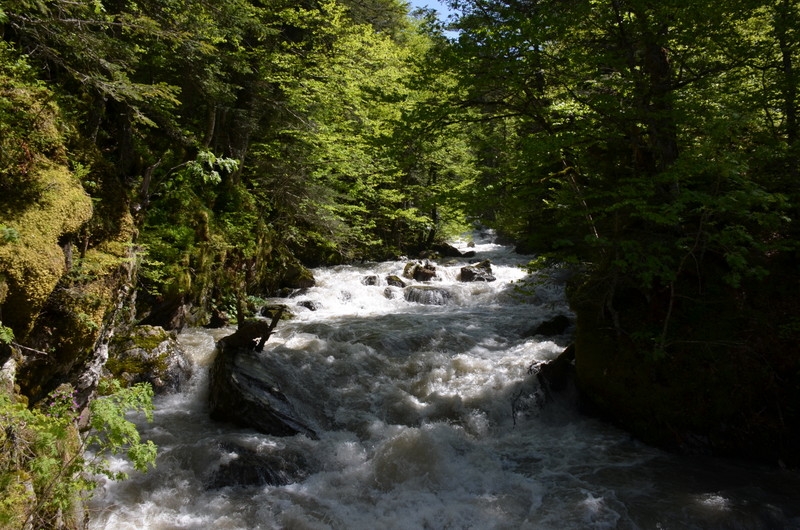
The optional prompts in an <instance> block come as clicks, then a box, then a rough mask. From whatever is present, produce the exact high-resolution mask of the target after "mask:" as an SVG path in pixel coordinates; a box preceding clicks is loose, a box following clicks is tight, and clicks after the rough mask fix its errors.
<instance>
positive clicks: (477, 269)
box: [459, 259, 497, 282]
mask: <svg viewBox="0 0 800 530" xmlns="http://www.w3.org/2000/svg"><path fill="white" fill-rule="evenodd" d="M496 279H497V278H495V277H494V275H493V274H492V264H491V262H490V261H489V260H488V259H487V260H483V261H481V262H480V263H476V264H475V265H468V266H466V267H461V274H460V275H459V280H461V281H462V282H493V281H495V280H496Z"/></svg>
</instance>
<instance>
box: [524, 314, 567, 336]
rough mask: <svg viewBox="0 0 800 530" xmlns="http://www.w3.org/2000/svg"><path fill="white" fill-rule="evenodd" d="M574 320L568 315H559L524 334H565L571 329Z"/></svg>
mask: <svg viewBox="0 0 800 530" xmlns="http://www.w3.org/2000/svg"><path fill="white" fill-rule="evenodd" d="M571 324H572V321H571V320H570V319H569V317H567V316H566V315H558V316H556V317H553V318H551V319H550V320H545V321H544V322H542V323H540V324H538V325H537V326H536V327H534V328H533V329H531V330H530V331H528V332H527V333H525V334H524V336H525V337H534V336H536V335H542V336H544V337H557V336H559V335H563V334H564V333H566V331H567V330H568V329H569V327H570V325H571Z"/></svg>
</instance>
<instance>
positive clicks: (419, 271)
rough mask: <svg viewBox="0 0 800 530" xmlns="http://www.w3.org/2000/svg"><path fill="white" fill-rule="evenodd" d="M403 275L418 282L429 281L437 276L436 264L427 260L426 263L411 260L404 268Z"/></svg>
mask: <svg viewBox="0 0 800 530" xmlns="http://www.w3.org/2000/svg"><path fill="white" fill-rule="evenodd" d="M403 276H405V277H406V278H409V279H411V280H416V281H418V282H429V281H431V280H432V279H433V278H435V277H436V266H435V265H433V264H431V263H430V262H428V261H426V262H424V263H419V262H413V261H412V262H409V263H406V266H405V267H404V268H403Z"/></svg>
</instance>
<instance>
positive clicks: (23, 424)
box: [0, 385, 156, 528]
mask: <svg viewBox="0 0 800 530" xmlns="http://www.w3.org/2000/svg"><path fill="white" fill-rule="evenodd" d="M106 391H110V392H112V393H110V394H108V395H106V396H104V397H102V398H99V399H97V400H96V401H94V402H93V403H92V405H91V415H90V424H91V426H92V431H90V433H89V434H88V435H87V436H85V437H83V436H82V435H81V434H80V433H79V432H78V430H77V420H78V416H79V410H78V408H77V404H76V402H75V400H74V397H73V390H72V388H71V387H70V386H69V385H65V386H62V387H59V388H58V389H57V390H55V391H54V392H52V393H51V394H50V396H49V397H48V399H47V401H46V402H45V403H44V404H43V406H42V407H41V408H35V409H28V408H27V407H26V406H25V405H24V404H22V403H18V402H15V401H14V399H13V398H12V397H11V396H9V395H7V394H5V393H2V394H0V418H1V419H2V424H3V425H5V426H6V427H5V429H4V431H3V433H2V434H0V492H2V498H3V501H0V524H2V525H3V526H4V527H6V526H7V525H8V526H17V527H20V528H21V527H24V526H26V525H31V526H32V527H36V528H44V527H51V526H52V525H54V524H55V521H56V519H57V518H60V517H62V516H64V515H68V514H71V513H75V514H76V515H75V517H76V521H75V522H76V523H77V518H78V515H77V513H78V512H76V510H77V509H78V508H79V507H80V504H79V503H80V499H81V497H82V496H84V495H85V494H87V493H88V492H89V491H91V489H92V488H93V487H94V482H93V480H92V478H91V477H92V476H93V475H99V474H102V475H106V476H109V477H111V478H113V479H117V480H118V479H121V478H124V474H122V473H115V472H112V471H111V470H110V468H109V466H108V464H107V462H106V461H105V455H107V454H116V453H119V452H120V451H126V454H127V456H128V458H129V459H130V460H131V462H132V463H133V464H134V466H135V467H136V469H138V470H140V471H145V470H146V469H147V466H148V465H150V464H152V463H153V462H154V461H155V455H156V448H155V446H154V445H153V443H152V442H151V441H148V442H146V443H142V442H141V440H140V438H139V434H138V432H137V431H136V427H135V425H133V424H132V423H131V422H130V421H128V420H126V419H125V414H126V413H127V412H128V411H130V410H133V411H143V412H145V414H147V415H148V418H149V417H150V414H151V413H152V389H151V388H150V387H149V385H141V386H136V387H131V388H128V389H121V388H119V387H118V386H116V387H114V386H111V387H108V388H106ZM87 447H89V448H90V449H91V450H92V451H93V454H94V456H93V458H92V459H90V460H87V459H86V454H85V452H84V451H85V450H86V449H87ZM68 516H69V515H68Z"/></svg>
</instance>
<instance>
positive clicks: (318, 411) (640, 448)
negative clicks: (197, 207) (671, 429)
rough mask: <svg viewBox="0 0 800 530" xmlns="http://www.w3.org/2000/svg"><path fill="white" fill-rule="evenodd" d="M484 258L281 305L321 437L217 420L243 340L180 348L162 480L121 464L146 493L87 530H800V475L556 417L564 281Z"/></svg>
mask: <svg viewBox="0 0 800 530" xmlns="http://www.w3.org/2000/svg"><path fill="white" fill-rule="evenodd" d="M461 248H462V249H463V250H467V248H466V244H465V242H462V244H461ZM470 250H475V252H476V259H489V260H491V263H492V274H493V276H494V277H495V278H496V281H494V282H475V283H465V282H460V281H458V278H459V274H460V272H459V271H460V269H461V267H463V266H465V265H467V262H466V260H452V261H442V262H440V263H437V264H436V273H437V276H436V277H435V278H432V279H431V280H430V281H429V282H413V281H410V280H407V279H406V278H404V279H403V281H405V282H407V283H408V284H409V285H407V286H406V287H399V286H398V285H396V280H394V279H392V280H391V281H389V280H388V278H390V277H394V276H397V277H402V274H403V269H404V265H405V263H404V262H386V263H368V264H363V265H351V266H338V267H330V268H322V269H318V270H316V271H314V272H315V278H316V279H317V286H316V287H314V288H311V289H308V290H306V291H304V292H302V293H298V295H297V296H295V297H294V298H290V299H283V300H280V301H281V302H282V303H288V304H289V305H290V307H291V309H292V311H293V313H294V314H295V317H294V319H292V320H291V321H288V322H285V323H281V324H280V325H279V327H278V329H277V331H276V333H275V334H274V335H273V337H272V338H271V339H270V341H269V342H268V343H267V345H266V347H265V348H264V352H263V354H262V357H261V359H262V361H263V362H264V363H265V365H266V366H267V367H268V369H269V370H270V373H271V374H272V375H274V378H275V381H277V384H278V385H279V386H280V388H281V391H282V392H283V393H285V394H286V395H287V396H289V397H290V398H291V400H292V403H293V405H294V406H295V409H296V411H297V412H298V413H299V415H300V416H302V417H303V418H304V419H306V420H307V421H308V422H309V423H310V424H312V425H313V427H314V430H315V431H316V432H317V433H318V434H319V438H318V439H314V440H312V439H309V438H307V437H305V436H302V435H298V436H293V437H286V438H279V437H273V436H266V435H263V434H260V433H257V432H255V431H253V430H249V429H242V428H237V427H234V426H232V425H229V424H225V423H218V422H214V421H211V420H210V419H209V417H208V409H207V405H206V402H207V377H208V375H207V374H208V370H207V369H208V366H209V365H210V363H211V361H212V359H213V355H214V343H215V341H216V340H218V339H219V338H221V337H222V336H224V335H226V334H229V333H231V332H232V330H217V331H213V332H209V331H207V330H197V329H194V330H188V331H187V332H185V333H183V334H182V335H181V337H180V340H181V342H182V343H183V345H184V346H185V348H186V350H187V351H190V352H191V354H192V356H193V358H192V362H193V363H194V364H195V367H196V368H197V369H196V370H195V375H194V376H193V379H192V380H191V382H190V383H191V384H190V385H189V387H188V388H187V389H185V391H184V392H183V393H181V394H176V395H169V396H162V397H159V398H157V400H156V407H157V410H156V414H155V421H154V422H153V423H152V424H148V423H146V422H143V421H141V422H140V423H139V424H140V426H141V430H142V432H143V436H144V437H145V438H147V439H152V440H153V441H154V442H155V443H156V444H158V446H159V448H160V449H159V457H158V462H157V468H156V469H155V470H152V471H150V472H149V473H147V474H141V473H138V472H135V471H134V470H132V469H126V466H127V464H126V463H125V462H124V461H123V460H119V461H115V462H113V464H114V465H115V466H116V468H117V469H120V470H123V469H124V470H126V471H127V472H128V473H129V474H130V475H131V478H130V479H129V480H127V481H124V482H119V483H113V482H107V483H103V484H101V485H100V487H99V488H98V490H97V492H96V495H95V497H94V499H93V500H92V501H91V504H90V508H91V510H92V514H91V515H92V517H91V523H90V528H93V529H109V530H110V529H114V530H118V529H178V528H180V529H198V530H199V529H208V528H227V529H256V528H261V529H284V528H287V529H295V528H296V529H312V528H313V529H347V530H351V529H365V530H366V529H375V528H387V529H409V530H411V529H421V528H431V529H440V528H441V529H443V528H487V529H501V528H509V529H510V528H514V529H517V528H530V529H549V528H553V529H563V528H568V529H570V528H571V529H584V528H631V529H633V528H745V529H750V528H753V529H761V528H764V529H767V528H800V504H798V502H797V500H798V498H800V477H798V475H797V474H795V473H790V472H783V471H776V470H764V469H759V468H754V467H752V466H747V465H745V464H741V463H736V462H726V461H719V460H704V459H698V458H682V457H676V456H673V455H668V454H665V453H663V452H661V451H658V450H655V449H652V448H650V447H648V446H645V445H643V444H641V443H638V442H637V441H635V440H632V439H631V438H630V437H629V436H628V435H626V434H625V433H623V432H620V431H618V430H617V429H615V428H613V427H611V426H609V425H607V424H604V423H602V422H600V421H598V420H595V419H591V418H586V417H583V416H581V415H580V414H578V412H577V411H576V409H575V406H574V401H573V400H571V399H569V398H568V397H565V398H563V399H562V398H556V399H555V400H552V401H548V402H547V403H546V404H545V405H544V406H542V404H543V399H542V394H541V389H540V388H539V384H538V382H537V380H536V378H535V376H533V375H531V374H530V373H529V370H528V368H529V367H530V366H531V365H536V364H538V363H541V362H544V361H546V360H550V359H553V358H555V357H556V356H557V355H558V354H559V353H560V352H561V351H562V349H563V348H564V347H565V346H566V344H567V341H568V340H569V338H568V337H550V338H544V337H541V336H534V337H531V336H530V331H531V330H532V329H535V327H536V326H537V325H538V324H540V323H541V322H543V321H545V320H548V319H550V318H552V317H553V316H554V315H569V309H568V307H567V306H566V303H565V300H564V293H563V282H559V281H549V282H548V281H543V282H538V283H536V284H534V286H533V287H532V288H530V289H526V290H521V289H519V286H520V284H519V281H520V280H522V279H523V278H524V277H525V274H526V273H525V272H524V271H523V270H522V269H520V268H519V267H518V266H517V265H518V264H520V263H522V262H524V261H525V258H524V257H520V256H517V255H515V254H513V253H512V252H511V250H510V249H508V248H506V247H502V246H499V245H495V244H493V243H492V242H491V240H490V239H487V240H483V241H477V244H476V245H475V248H474V249H470ZM409 293H415V294H413V295H412V294H409ZM444 293H447V294H444Z"/></svg>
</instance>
